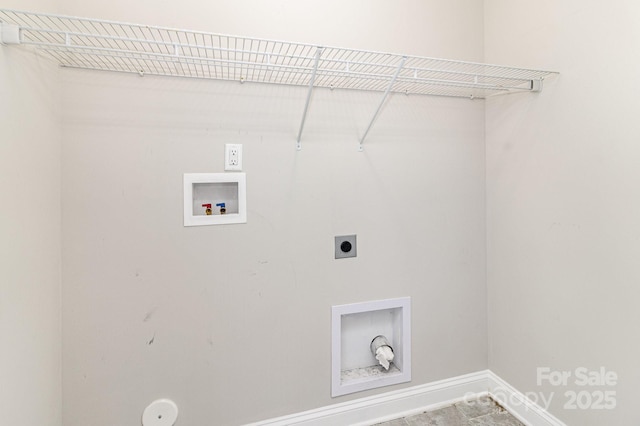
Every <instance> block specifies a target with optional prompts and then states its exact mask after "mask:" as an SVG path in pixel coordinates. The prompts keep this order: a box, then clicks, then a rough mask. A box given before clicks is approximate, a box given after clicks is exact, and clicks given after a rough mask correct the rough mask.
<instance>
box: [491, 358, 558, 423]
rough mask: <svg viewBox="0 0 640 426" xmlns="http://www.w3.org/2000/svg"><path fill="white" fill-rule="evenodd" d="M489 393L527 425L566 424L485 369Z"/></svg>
mask: <svg viewBox="0 0 640 426" xmlns="http://www.w3.org/2000/svg"><path fill="white" fill-rule="evenodd" d="M487 380H488V381H489V394H490V395H491V396H492V397H493V399H495V400H496V401H498V402H499V403H500V404H501V405H502V406H503V407H504V408H506V409H507V410H508V411H509V412H510V413H511V414H513V416H514V417H516V418H517V419H518V420H520V421H521V422H523V423H524V424H526V425H528V426H567V425H566V424H565V423H564V422H562V421H561V420H559V419H558V418H556V417H555V416H553V415H551V414H550V413H549V412H548V411H547V410H545V409H544V408H542V407H540V406H539V405H537V404H535V403H534V402H532V401H531V400H530V399H529V398H527V397H526V395H524V394H523V393H522V392H520V391H518V390H517V389H516V388H514V387H513V386H511V385H510V384H509V383H507V382H506V381H504V380H503V379H502V378H500V377H499V376H498V375H497V374H495V373H494V372H493V371H490V370H487Z"/></svg>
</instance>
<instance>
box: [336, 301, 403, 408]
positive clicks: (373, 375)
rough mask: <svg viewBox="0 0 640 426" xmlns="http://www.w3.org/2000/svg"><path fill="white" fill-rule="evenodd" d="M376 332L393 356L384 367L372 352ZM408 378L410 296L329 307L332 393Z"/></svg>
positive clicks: (383, 384)
mask: <svg viewBox="0 0 640 426" xmlns="http://www.w3.org/2000/svg"><path fill="white" fill-rule="evenodd" d="M379 335H383V336H385V337H386V338H387V340H388V342H389V344H390V346H391V347H392V349H393V353H394V359H393V362H392V363H391V366H390V367H389V369H388V370H386V369H384V368H383V367H382V366H381V365H380V364H379V363H378V361H377V360H376V358H375V356H374V355H373V354H372V353H371V348H370V344H371V342H372V340H373V339H374V338H375V337H376V336H379ZM410 381H411V298H410V297H400V298H397V299H385V300H376V301H371V302H362V303H353V304H348V305H337V306H332V307H331V396H332V397H336V396H340V395H346V394H350V393H353V392H360V391H363V390H367V389H374V388H378V387H382V386H389V385H395V384H398V383H405V382H410Z"/></svg>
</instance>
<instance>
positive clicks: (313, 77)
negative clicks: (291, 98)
mask: <svg viewBox="0 0 640 426" xmlns="http://www.w3.org/2000/svg"><path fill="white" fill-rule="evenodd" d="M323 50H324V48H323V47H318V48H317V49H316V57H315V61H314V63H313V71H312V73H311V80H310V81H309V91H308V92H307V101H306V102H305V104H304V111H303V112H302V122H301V123H300V130H298V137H297V139H296V147H297V149H298V151H300V150H301V149H302V145H301V144H300V139H301V138H302V130H303V129H304V122H305V120H306V119H307V111H308V110H309V103H310V102H311V93H312V92H313V85H314V84H315V82H316V74H317V72H318V63H319V62H320V55H322V51H323Z"/></svg>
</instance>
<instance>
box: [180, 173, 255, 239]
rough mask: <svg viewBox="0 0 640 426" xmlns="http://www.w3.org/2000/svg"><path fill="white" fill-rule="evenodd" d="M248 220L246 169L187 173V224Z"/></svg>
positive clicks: (185, 178) (185, 203)
mask: <svg viewBox="0 0 640 426" xmlns="http://www.w3.org/2000/svg"><path fill="white" fill-rule="evenodd" d="M246 222H247V183H246V175H245V174H244V173H185V174H184V226H203V225H224V224H231V223H246Z"/></svg>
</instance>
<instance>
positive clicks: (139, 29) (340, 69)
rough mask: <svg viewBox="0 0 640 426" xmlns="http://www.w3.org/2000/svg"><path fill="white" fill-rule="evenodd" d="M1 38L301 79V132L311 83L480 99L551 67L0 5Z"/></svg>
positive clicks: (132, 66)
mask: <svg viewBox="0 0 640 426" xmlns="http://www.w3.org/2000/svg"><path fill="white" fill-rule="evenodd" d="M0 41H1V42H2V43H3V44H24V45H30V46H34V47H35V48H36V49H37V50H39V51H41V52H43V53H44V54H46V55H48V56H50V57H51V58H53V59H54V60H55V61H57V62H58V63H59V64H60V65H61V66H63V67H71V68H84V69H91V70H104V71H120V72H129V73H137V74H140V75H145V74H150V75H159V76H177V77H194V78H204V79H215V80H232V81H240V82H256V83H273V84H286V85H295V86H307V87H308V92H307V98H306V103H305V106H304V111H303V114H302V123H301V124H300V130H299V132H298V136H297V146H298V149H300V139H301V137H302V131H303V129H304V123H305V119H306V116H307V111H308V108H309V103H310V100H311V93H312V91H313V89H314V88H316V87H325V88H330V89H358V90H368V91H379V92H383V96H382V99H381V101H380V103H379V105H378V107H377V109H376V110H375V112H374V114H373V117H372V118H371V121H370V122H369V125H368V126H367V128H366V130H365V131H364V134H363V135H362V136H361V137H360V145H359V149H360V150H362V144H363V142H364V139H365V138H366V137H367V134H368V133H369V130H370V129H371V127H372V126H373V123H374V122H375V120H376V118H377V116H378V114H379V113H380V110H381V109H382V106H383V105H384V102H385V101H386V99H387V96H388V95H389V93H392V92H395V93H405V94H419V95H436V96H454V97H464V98H470V99H484V98H486V97H488V96H492V95H495V94H503V93H513V92H522V91H531V92H539V91H540V90H542V81H543V80H544V79H545V78H546V77H548V76H550V75H553V74H557V73H556V72H552V71H540V70H531V69H524V68H513V67H504V66H498V65H488V64H481V63H475V62H463V61H453V60H447V59H436V58H427V57H418V56H408V55H399V54H392V53H381V52H373V51H365V50H355V49H344V48H338V47H326V46H317V45H311V44H304V43H293V42H288V41H277V40H265V39H258V38H249V37H238V36H232V35H224V34H214V33H206V32H200V31H189V30H179V29H173V28H163V27H154V26H148V25H139V24H130V23H122V22H113V21H105V20H99V19H88V18H78V17H71V16H61V15H51V14H42V13H33V12H24V11H17V10H9V9H0Z"/></svg>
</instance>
